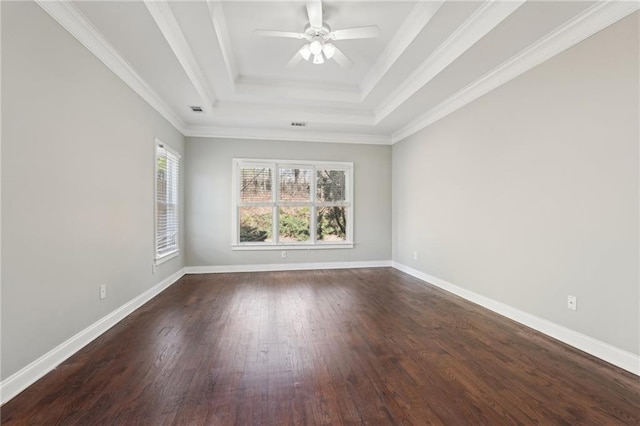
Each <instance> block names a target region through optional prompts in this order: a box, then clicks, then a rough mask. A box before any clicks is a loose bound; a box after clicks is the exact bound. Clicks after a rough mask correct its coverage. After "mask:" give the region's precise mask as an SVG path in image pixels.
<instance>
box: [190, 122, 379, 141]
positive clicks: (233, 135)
mask: <svg viewBox="0 0 640 426" xmlns="http://www.w3.org/2000/svg"><path fill="white" fill-rule="evenodd" d="M185 136H190V137H206V138H229V139H254V140H255V139H258V140H276V141H295V142H325V143H351V144H369V145H391V138H390V137H389V136H383V135H367V134H354V133H332V132H307V131H304V130H278V129H255V128H251V129H249V128H244V127H243V128H232V127H205V126H192V127H189V128H187V132H186V133H185Z"/></svg>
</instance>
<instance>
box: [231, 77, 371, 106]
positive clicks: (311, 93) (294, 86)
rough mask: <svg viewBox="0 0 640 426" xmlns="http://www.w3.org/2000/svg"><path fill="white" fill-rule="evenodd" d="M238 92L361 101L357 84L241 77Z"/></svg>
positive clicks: (238, 81) (302, 98) (301, 98)
mask: <svg viewBox="0 0 640 426" xmlns="http://www.w3.org/2000/svg"><path fill="white" fill-rule="evenodd" d="M235 87H236V93H237V94H240V95H244V94H247V95H248V96H251V94H256V93H257V94H260V95H261V96H272V97H274V98H280V99H282V98H286V99H292V98H293V99H300V100H307V99H312V100H313V101H334V102H348V103H360V92H359V91H358V88H357V86H353V88H341V87H335V88H327V87H326V86H325V87H320V86H318V85H315V84H309V83H302V82H285V81H269V82H265V81H262V80H255V79H251V78H245V77H240V78H238V79H237V80H236V86H235Z"/></svg>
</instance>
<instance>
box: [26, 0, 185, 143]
mask: <svg viewBox="0 0 640 426" xmlns="http://www.w3.org/2000/svg"><path fill="white" fill-rule="evenodd" d="M35 1H36V3H37V4H38V6H40V7H41V8H42V9H43V10H44V11H45V12H47V13H48V14H49V15H50V16H51V17H52V18H53V19H54V20H55V21H56V22H58V23H59V24H60V25H61V26H62V27H63V28H64V29H65V30H67V32H69V34H71V35H72V36H73V37H75V38H76V39H77V40H78V41H79V42H80V43H81V44H82V45H83V46H84V47H86V48H87V49H88V50H89V52H91V53H92V54H93V55H94V56H95V57H97V58H98V59H99V60H100V61H102V63H104V64H105V66H106V67H107V68H109V69H110V70H111V71H112V72H113V73H114V74H115V75H117V76H118V77H119V78H120V79H121V80H122V81H123V82H124V83H125V84H126V85H128V86H129V87H130V88H131V89H132V90H133V91H134V92H136V93H137V94H138V95H139V96H140V97H141V98H142V99H144V100H145V101H146V102H147V103H148V104H149V105H151V107H152V108H154V109H155V110H156V111H158V113H160V115H162V116H163V117H164V118H165V119H166V120H167V121H168V122H169V123H171V124H172V125H173V126H174V127H175V128H176V129H178V131H180V132H181V133H183V134H184V132H185V128H186V125H185V123H184V121H183V120H182V119H181V118H180V117H179V116H178V115H177V114H176V113H175V112H174V111H173V109H171V107H169V106H168V105H167V104H166V103H165V101H164V100H162V98H161V97H160V96H159V95H158V94H157V93H156V92H155V91H154V90H153V89H152V88H151V87H150V86H149V85H148V84H147V82H146V81H144V79H143V78H142V77H141V76H140V75H139V74H138V73H137V72H136V71H135V70H134V69H133V67H132V66H131V64H129V62H127V60H126V59H124V57H123V56H122V55H121V54H120V53H119V52H118V51H117V50H116V49H115V48H113V46H111V44H110V43H109V42H107V40H106V39H105V38H104V36H103V35H102V34H100V32H99V31H98V30H97V29H96V28H95V27H94V26H93V25H92V24H91V23H90V22H89V20H88V19H87V17H86V16H84V14H82V12H80V11H79V10H78V9H77V8H76V7H75V6H73V5H72V4H71V3H69V2H68V1H55V2H54V1H45V0H35Z"/></svg>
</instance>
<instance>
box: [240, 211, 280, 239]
mask: <svg viewBox="0 0 640 426" xmlns="http://www.w3.org/2000/svg"><path fill="white" fill-rule="evenodd" d="M272 230H273V209H272V208H271V207H240V242H241V243H249V242H270V241H272V240H271V233H272Z"/></svg>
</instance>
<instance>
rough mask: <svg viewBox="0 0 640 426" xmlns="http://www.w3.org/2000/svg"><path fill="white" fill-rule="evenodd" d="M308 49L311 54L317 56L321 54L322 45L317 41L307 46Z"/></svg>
mask: <svg viewBox="0 0 640 426" xmlns="http://www.w3.org/2000/svg"><path fill="white" fill-rule="evenodd" d="M309 49H310V50H311V53H313V54H314V55H316V56H318V55H319V54H320V52H322V43H320V42H319V41H318V40H316V41H313V42H311V44H310V45H309Z"/></svg>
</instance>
